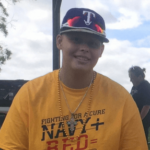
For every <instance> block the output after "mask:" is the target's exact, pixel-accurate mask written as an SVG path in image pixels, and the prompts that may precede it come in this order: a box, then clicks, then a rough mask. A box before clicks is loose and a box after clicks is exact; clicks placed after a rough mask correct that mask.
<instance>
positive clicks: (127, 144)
mask: <svg viewBox="0 0 150 150" xmlns="http://www.w3.org/2000/svg"><path fill="white" fill-rule="evenodd" d="M127 149H128V150H135V149H136V150H148V146H147V142H146V137H145V133H144V129H143V125H142V120H141V117H140V113H139V111H138V108H137V106H136V104H135V102H134V101H133V100H132V98H130V97H128V100H127V103H126V105H125V106H124V113H123V118H122V132H121V141H120V150H127Z"/></svg>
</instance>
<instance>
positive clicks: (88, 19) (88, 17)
mask: <svg viewBox="0 0 150 150" xmlns="http://www.w3.org/2000/svg"><path fill="white" fill-rule="evenodd" d="M86 13H87V21H86V20H84V22H85V24H86V25H90V24H91V23H92V22H91V21H90V19H91V15H93V17H94V18H95V14H94V13H92V12H90V11H83V14H86Z"/></svg>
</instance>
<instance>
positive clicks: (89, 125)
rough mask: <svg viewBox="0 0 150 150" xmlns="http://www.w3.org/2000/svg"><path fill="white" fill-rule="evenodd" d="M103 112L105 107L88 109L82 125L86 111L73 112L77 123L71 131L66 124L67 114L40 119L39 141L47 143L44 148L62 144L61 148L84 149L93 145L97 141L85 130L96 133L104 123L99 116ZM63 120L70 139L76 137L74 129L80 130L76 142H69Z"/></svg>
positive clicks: (68, 118)
mask: <svg viewBox="0 0 150 150" xmlns="http://www.w3.org/2000/svg"><path fill="white" fill-rule="evenodd" d="M105 113H106V112H105V109H102V110H94V111H90V113H89V117H88V118H87V119H86V123H85V125H84V126H83V123H84V122H83V120H84V118H85V117H86V115H87V113H86V112H85V113H83V114H81V113H77V114H74V120H75V121H76V122H77V124H75V125H74V129H75V130H74V131H71V130H70V125H69V124H67V122H68V121H70V116H69V115H66V116H64V117H63V118H61V117H60V116H58V117H53V118H47V119H42V120H41V127H42V134H41V135H42V137H41V141H42V142H45V143H46V144H47V149H46V150H58V149H59V146H58V145H62V150H68V149H69V150H86V149H87V148H89V144H90V145H93V146H94V145H96V144H97V142H98V141H97V139H96V138H93V139H91V138H90V137H89V135H88V134H87V132H94V134H97V133H98V130H99V129H100V128H101V126H103V125H104V124H105V123H104V121H103V120H102V119H101V116H103V115H105ZM63 122H64V124H65V130H67V129H68V131H66V132H67V133H68V134H69V137H70V136H71V139H74V138H76V136H77V135H76V134H75V133H76V131H81V134H80V135H79V137H78V140H77V142H75V143H74V142H73V143H71V142H70V140H68V138H67V135H66V134H65V131H64V128H63ZM79 124H80V127H79ZM81 125H82V128H81ZM58 138H59V139H58ZM60 138H61V140H60ZM47 140H48V141H47ZM90 150H96V146H95V147H94V149H90Z"/></svg>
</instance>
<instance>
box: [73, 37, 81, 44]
mask: <svg viewBox="0 0 150 150" xmlns="http://www.w3.org/2000/svg"><path fill="white" fill-rule="evenodd" d="M71 40H72V41H73V42H74V43H76V44H81V43H82V40H81V39H80V38H78V37H73V38H72V39H71Z"/></svg>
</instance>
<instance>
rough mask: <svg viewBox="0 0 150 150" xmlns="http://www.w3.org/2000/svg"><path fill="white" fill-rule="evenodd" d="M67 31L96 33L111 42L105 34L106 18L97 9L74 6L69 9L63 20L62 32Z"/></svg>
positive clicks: (104, 40)
mask: <svg viewBox="0 0 150 150" xmlns="http://www.w3.org/2000/svg"><path fill="white" fill-rule="evenodd" d="M65 32H86V33H91V34H96V35H98V36H99V37H100V38H101V39H102V40H103V42H106V43H108V42H109V40H108V39H107V38H106V34H105V22H104V19H103V18H102V16H100V15H99V14H98V13H96V12H95V11H93V10H90V9H87V8H72V9H70V10H68V11H67V13H66V15H65V17H64V19H63V21H62V25H61V28H60V34H62V33H65Z"/></svg>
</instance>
